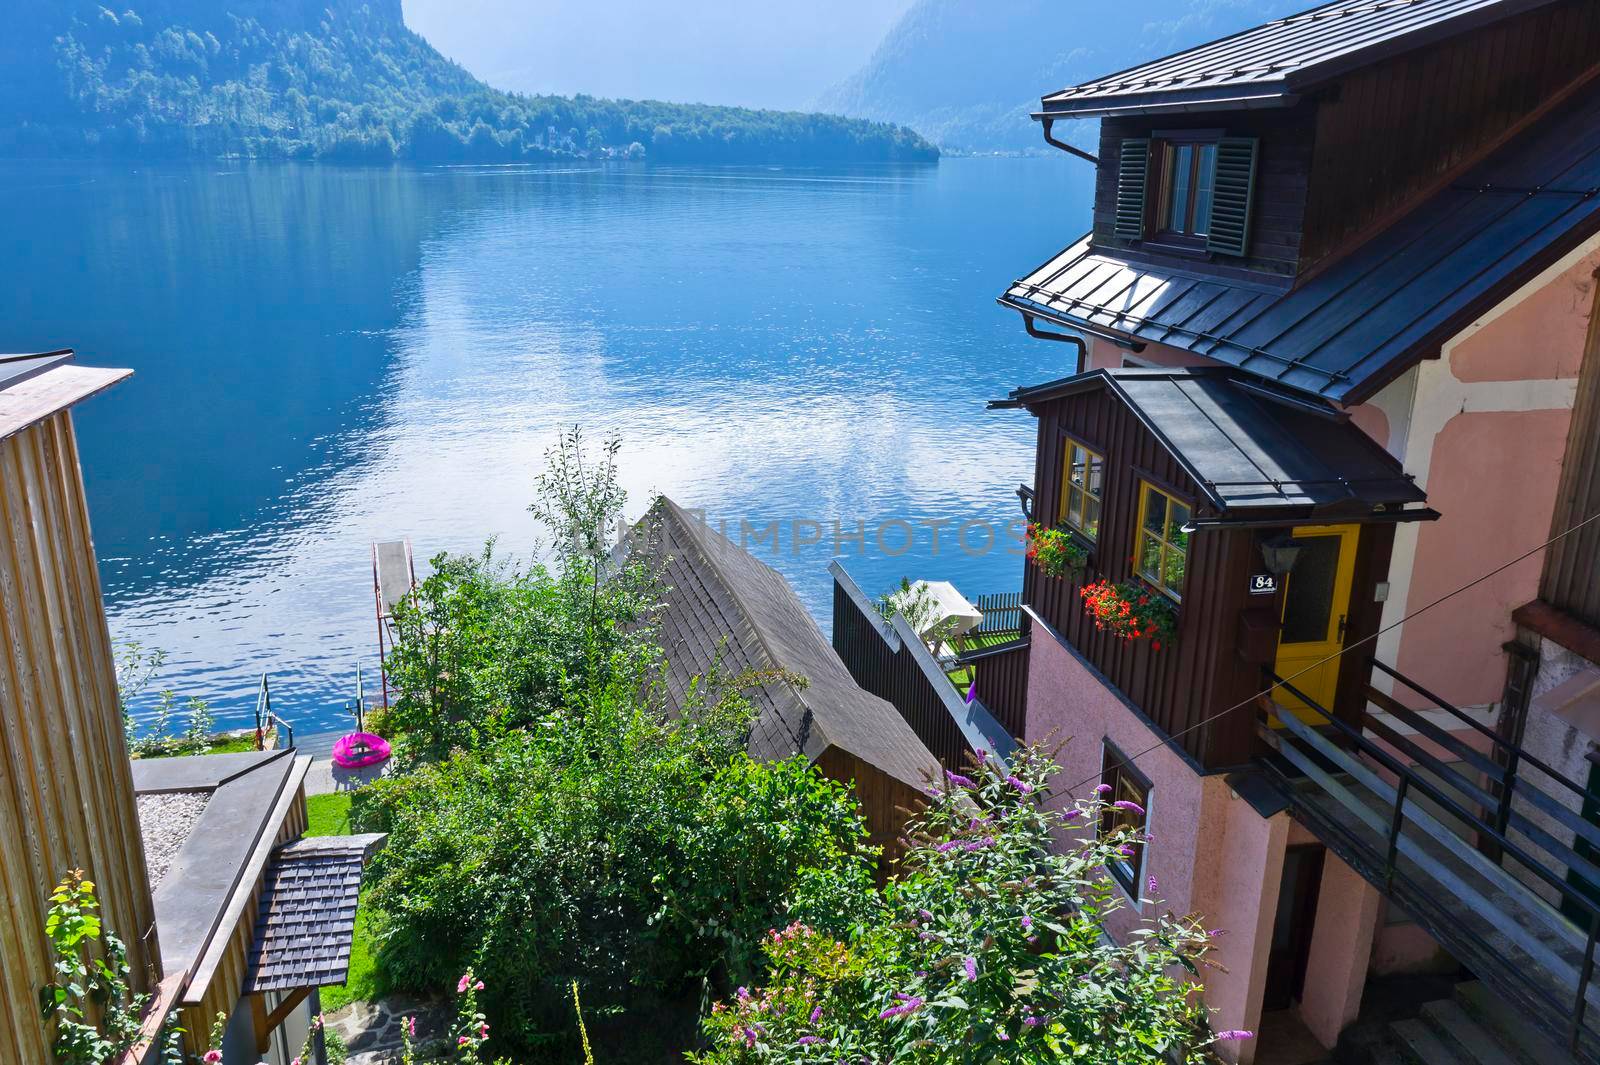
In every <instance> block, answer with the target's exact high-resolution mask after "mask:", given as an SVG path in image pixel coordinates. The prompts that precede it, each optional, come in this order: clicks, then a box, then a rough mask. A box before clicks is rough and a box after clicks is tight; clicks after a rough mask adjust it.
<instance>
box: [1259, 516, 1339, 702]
mask: <svg viewBox="0 0 1600 1065" xmlns="http://www.w3.org/2000/svg"><path fill="white" fill-rule="evenodd" d="M1360 532H1361V527H1360V526H1359V525H1306V526H1302V527H1300V528H1298V529H1296V530H1294V539H1295V542H1296V543H1297V544H1299V545H1300V554H1299V556H1298V557H1297V558H1296V559H1295V562H1294V569H1292V570H1291V571H1290V572H1289V575H1288V577H1287V578H1285V582H1284V596H1283V628H1282V630H1281V631H1280V632H1279V634H1278V658H1277V663H1276V670H1277V674H1278V676H1280V677H1282V678H1284V679H1285V680H1288V681H1289V682H1290V683H1291V684H1293V685H1294V686H1295V687H1296V688H1298V689H1300V690H1301V691H1303V692H1305V693H1306V695H1307V696H1309V697H1310V698H1311V699H1313V700H1315V701H1316V703H1317V704H1318V705H1319V706H1322V707H1324V708H1328V709H1331V708H1332V706H1333V697H1334V693H1335V691H1336V690H1337V688H1338V685H1339V662H1340V659H1337V658H1334V659H1333V660H1332V661H1324V659H1328V658H1330V657H1331V656H1333V655H1336V654H1338V653H1339V651H1340V650H1342V649H1343V647H1344V633H1345V623H1346V620H1347V619H1348V618H1349V612H1350V580H1351V577H1352V575H1353V574H1354V573H1355V567H1356V537H1357V536H1358V535H1360ZM1308 668H1309V672H1305V673H1301V671H1302V670H1306V669H1308ZM1296 673H1300V674H1301V675H1300V676H1298V677H1297V676H1295V674H1296ZM1272 697H1273V700H1274V701H1275V702H1276V703H1278V705H1280V706H1284V707H1287V708H1288V709H1290V710H1295V711H1303V713H1301V714H1300V715H1299V716H1300V717H1301V719H1302V720H1304V721H1309V722H1311V723H1313V724H1315V723H1317V722H1320V721H1323V720H1325V719H1324V718H1323V717H1322V715H1321V714H1317V713H1314V712H1312V711H1310V709H1309V708H1308V707H1307V706H1306V704H1305V703H1304V702H1302V701H1301V700H1299V699H1297V698H1295V697H1294V696H1292V695H1290V694H1289V693H1288V692H1287V691H1284V690H1283V689H1282V688H1280V689H1278V690H1277V691H1276V692H1274V693H1273V696H1272Z"/></svg>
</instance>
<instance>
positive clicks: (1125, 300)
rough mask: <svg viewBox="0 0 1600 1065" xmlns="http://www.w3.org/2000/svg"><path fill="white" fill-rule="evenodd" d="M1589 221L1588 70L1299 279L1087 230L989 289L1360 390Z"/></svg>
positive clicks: (1597, 209)
mask: <svg viewBox="0 0 1600 1065" xmlns="http://www.w3.org/2000/svg"><path fill="white" fill-rule="evenodd" d="M1596 231H1600V85H1591V86H1589V87H1588V88H1586V89H1584V90H1583V91H1582V92H1580V93H1577V94H1575V95H1574V97H1573V98H1572V99H1570V100H1568V101H1566V102H1565V103H1563V104H1561V105H1560V106H1559V107H1557V108H1556V109H1555V110H1554V111H1553V112H1552V113H1551V114H1550V115H1548V116H1546V117H1545V118H1544V119H1543V120H1542V121H1540V122H1539V123H1538V124H1537V125H1536V126H1535V127H1534V128H1532V129H1530V130H1528V131H1527V132H1525V133H1524V134H1523V135H1521V136H1520V137H1517V138H1516V139H1514V140H1513V141H1512V142H1511V143H1509V144H1507V145H1506V146H1504V147H1502V148H1501V149H1499V150H1498V151H1496V152H1494V153H1492V154H1491V155H1490V156H1489V158H1487V159H1486V160H1485V161H1483V162H1482V163H1480V164H1478V165H1477V166H1475V167H1473V168H1472V169H1471V170H1469V171H1468V172H1467V174H1466V175H1464V176H1463V178H1462V179H1461V180H1460V181H1457V182H1456V183H1455V184H1453V185H1452V186H1450V187H1449V188H1447V189H1444V190H1442V191H1440V192H1438V193H1436V194H1434V195H1433V196H1431V197H1430V198H1428V199H1427V200H1425V201H1424V202H1423V203H1422V204H1421V205H1419V206H1418V207H1416V208H1415V209H1414V210H1412V211H1411V212H1410V213H1409V214H1407V215H1406V216H1405V217H1404V218H1402V219H1401V220H1400V221H1399V222H1397V223H1395V224H1394V225H1392V226H1390V227H1388V228H1387V229H1385V230H1384V231H1383V232H1382V233H1381V234H1379V235H1378V236H1376V237H1374V238H1373V239H1372V240H1370V241H1368V242H1367V243H1365V244H1363V245H1362V246H1360V247H1359V248H1357V249H1356V250H1355V251H1353V252H1351V253H1350V254H1348V255H1345V256H1344V257H1342V258H1340V259H1338V260H1336V261H1334V262H1333V263H1331V264H1330V265H1329V266H1327V267H1326V268H1325V269H1323V270H1322V271H1321V272H1320V273H1317V274H1315V275H1313V276H1312V277H1311V278H1310V279H1309V280H1307V281H1305V282H1304V283H1302V284H1300V285H1299V286H1298V287H1296V288H1293V289H1290V290H1287V291H1286V290H1285V289H1284V288H1282V287H1278V288H1274V287H1270V286H1266V285H1261V284H1250V283H1247V282H1240V281H1234V280H1229V279H1224V278H1218V277H1214V276H1208V275H1203V274H1199V273H1193V272H1189V271H1185V270H1183V269H1182V268H1179V267H1174V266H1168V265H1157V264H1154V263H1150V262H1143V261H1140V260H1137V259H1134V258H1132V257H1124V256H1121V255H1119V254H1117V253H1113V252H1109V251H1099V250H1096V249H1095V248H1093V247H1091V246H1090V243H1089V238H1088V237H1084V238H1083V239H1081V240H1079V241H1078V242H1077V243H1076V244H1074V245H1072V246H1071V247H1070V248H1068V249H1067V250H1066V251H1064V252H1062V253H1061V254H1060V255H1058V256H1056V257H1055V258H1054V259H1052V260H1050V262H1048V263H1046V264H1044V265H1043V266H1041V267H1040V268H1039V269H1037V270H1035V271H1034V272H1033V273H1032V274H1030V275H1028V276H1027V277H1025V278H1023V279H1021V280H1019V281H1016V282H1014V283H1013V284H1012V285H1011V287H1010V288H1009V289H1008V290H1007V291H1006V293H1005V294H1004V295H1003V296H1001V297H1000V300H1001V302H1002V303H1004V304H1006V305H1008V306H1011V307H1014V308H1016V309H1017V310H1020V311H1023V312H1025V313H1029V314H1037V315H1039V316H1041V317H1043V318H1047V319H1049V320H1052V321H1055V322H1058V323H1060V324H1063V325H1068V326H1080V327H1083V328H1087V329H1089V330H1091V331H1095V332H1102V333H1111V334H1114V335H1117V336H1123V337H1130V338H1133V339H1135V340H1148V341H1152V342H1156V343H1161V344H1168V345H1171V346H1173V347H1178V348H1184V349H1186V350H1188V351H1191V352H1194V353H1195V354H1197V355H1204V356H1207V357H1209V358H1212V359H1216V360H1218V361H1219V362H1224V363H1228V364H1229V365H1232V366H1237V367H1240V368H1242V369H1245V370H1249V371H1250V372H1251V373H1253V374H1256V375H1258V376H1261V377H1265V378H1269V379H1271V380H1273V381H1277V382H1279V383H1281V384H1283V385H1286V386H1288V387H1290V388H1294V389H1297V390H1299V391H1302V392H1308V393H1312V394H1315V395H1317V396H1322V397H1325V398H1327V399H1330V400H1333V401H1335V402H1338V403H1346V404H1348V403H1357V402H1360V401H1362V400H1365V399H1366V398H1368V397H1370V396H1371V395H1372V394H1373V393H1374V392H1376V391H1377V390H1378V389H1379V388H1382V387H1383V386H1384V385H1385V384H1387V383H1388V382H1389V381H1391V380H1393V379H1394V378H1395V377H1396V376H1398V375H1399V374H1400V373H1401V372H1403V371H1404V370H1405V369H1406V368H1407V367H1409V366H1410V365H1411V364H1412V363H1414V362H1416V361H1417V360H1418V359H1421V358H1424V357H1427V356H1429V355H1432V354H1434V353H1435V352H1436V351H1437V349H1438V346H1439V345H1440V344H1441V343H1443V342H1444V341H1445V340H1447V339H1448V338H1449V337H1451V336H1453V335H1454V334H1456V333H1458V332H1460V331H1461V330H1462V329H1463V328H1465V327H1466V326H1467V325H1469V324H1470V323H1471V322H1472V320H1473V318H1474V317H1476V316H1477V315H1478V314H1480V313H1482V312H1483V311H1484V310H1485V309H1487V308H1488V307H1490V306H1493V304H1494V303H1495V302H1498V301H1499V300H1501V299H1504V298H1505V297H1506V296H1507V295H1509V294H1511V293H1512V292H1514V291H1515V290H1516V288H1517V287H1519V286H1521V285H1523V284H1525V283H1527V282H1528V281H1530V280H1532V279H1533V278H1534V277H1535V276H1537V275H1538V273H1539V271H1541V270H1543V269H1544V268H1545V267H1547V266H1549V265H1550V264H1551V263H1553V262H1555V261H1556V260H1557V259H1559V258H1560V257H1561V256H1562V255H1564V254H1566V253H1567V252H1568V251H1570V250H1572V249H1573V248H1575V247H1576V246H1577V245H1578V244H1580V243H1582V242H1583V241H1584V240H1586V239H1587V238H1588V237H1590V236H1592V235H1593V234H1594V233H1595V232H1596Z"/></svg>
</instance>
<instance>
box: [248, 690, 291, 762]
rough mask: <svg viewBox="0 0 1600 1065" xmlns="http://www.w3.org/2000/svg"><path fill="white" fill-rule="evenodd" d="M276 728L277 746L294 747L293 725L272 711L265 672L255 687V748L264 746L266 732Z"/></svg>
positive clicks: (270, 695)
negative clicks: (258, 684)
mask: <svg viewBox="0 0 1600 1065" xmlns="http://www.w3.org/2000/svg"><path fill="white" fill-rule="evenodd" d="M274 728H276V729H277V730H278V741H279V742H278V746H280V747H282V748H283V749H285V750H290V749H293V747H294V726H293V725H291V724H289V722H287V721H285V720H284V719H283V718H281V717H279V716H277V715H276V714H274V713H273V712H272V689H271V687H270V686H269V685H268V684H267V674H265V673H263V674H261V684H260V686H259V687H258V688H257V689H256V749H257V750H261V749H264V748H265V747H266V743H267V733H268V732H270V731H272V730H273V729H274Z"/></svg>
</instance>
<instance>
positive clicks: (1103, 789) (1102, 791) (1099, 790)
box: [1094, 784, 1111, 795]
mask: <svg viewBox="0 0 1600 1065" xmlns="http://www.w3.org/2000/svg"><path fill="white" fill-rule="evenodd" d="M1094 793H1095V794H1096V795H1110V794H1111V785H1110V784H1099V785H1096V787H1095V789H1094Z"/></svg>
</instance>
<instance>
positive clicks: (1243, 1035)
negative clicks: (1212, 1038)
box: [1217, 1028, 1256, 1040]
mask: <svg viewBox="0 0 1600 1065" xmlns="http://www.w3.org/2000/svg"><path fill="white" fill-rule="evenodd" d="M1255 1037H1256V1033H1254V1032H1247V1031H1245V1030H1244V1029H1242V1028H1230V1029H1228V1030H1227V1031H1226V1032H1218V1033H1217V1039H1218V1040H1223V1039H1254V1038H1255Z"/></svg>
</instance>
